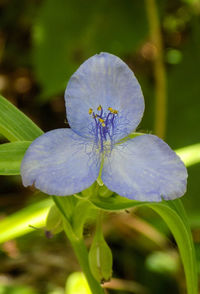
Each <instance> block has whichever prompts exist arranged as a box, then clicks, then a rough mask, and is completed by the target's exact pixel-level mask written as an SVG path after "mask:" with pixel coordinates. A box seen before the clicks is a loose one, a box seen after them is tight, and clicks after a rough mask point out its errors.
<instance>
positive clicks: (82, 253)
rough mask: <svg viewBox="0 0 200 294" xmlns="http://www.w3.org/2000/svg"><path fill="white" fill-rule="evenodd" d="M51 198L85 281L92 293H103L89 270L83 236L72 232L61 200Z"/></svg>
mask: <svg viewBox="0 0 200 294" xmlns="http://www.w3.org/2000/svg"><path fill="white" fill-rule="evenodd" d="M53 200H54V202H55V204H56V206H57V208H58V209H59V211H60V212H61V214H62V216H63V217H64V231H65V234H66V236H67V238H68V239H69V241H70V243H71V245H72V248H73V250H74V252H75V255H76V257H77V259H78V261H79V264H80V266H81V268H82V270H83V272H84V275H85V277H86V279H87V282H88V285H89V287H90V290H91V292H92V293H94V294H104V293H105V292H104V290H103V288H102V287H101V285H100V284H99V283H98V282H97V281H96V280H95V278H94V277H93V275H92V273H91V271H90V267H89V262H88V250H87V248H86V246H85V243H84V240H83V238H82V237H81V238H80V237H77V235H76V234H75V233H74V231H73V228H72V227H71V225H70V222H69V219H68V217H67V215H66V213H65V211H64V209H63V208H62V204H61V202H59V199H58V197H55V196H53Z"/></svg>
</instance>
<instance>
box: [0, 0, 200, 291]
mask: <svg viewBox="0 0 200 294" xmlns="http://www.w3.org/2000/svg"><path fill="white" fill-rule="evenodd" d="M146 3H147V2H145V1H143V0H96V1H95V0H84V1H83V0H73V1H70V0H57V1H53V0H29V1H25V0H20V1H17V0H1V1H0V93H1V94H2V95H3V96H4V97H6V98H7V99H8V100H9V101H11V102H12V103H14V104H15V105H16V106H17V107H18V108H19V109H20V110H22V111H23V112H24V113H25V114H27V115H28V116H29V117H30V118H31V119H33V121H34V122H35V123H37V124H38V125H39V126H40V127H41V128H42V129H43V130H44V131H48V130H51V129H55V128H60V127H65V126H66V127H68V124H67V121H66V115H65V107H64V99H63V93H64V90H65V87H66V84H67V81H68V79H69V77H70V76H71V75H72V74H73V72H74V71H75V70H76V69H77V68H78V66H79V65H80V64H81V63H82V62H83V61H84V60H85V59H87V58H89V57H90V56H92V55H94V54H96V53H99V52H101V51H106V52H110V53H113V54H116V55H118V56H119V57H120V58H122V59H123V60H124V61H125V62H126V63H127V64H128V65H129V66H130V67H131V69H132V70H133V71H134V72H135V74H136V76H137V78H138V80H139V82H140V84H141V87H142V90H143V93H144V97H145V104H146V109H145V114H144V118H143V120H142V123H141V124H140V126H139V128H138V130H139V131H141V132H152V133H154V132H155V130H154V121H155V79H154V74H153V72H154V66H155V58H156V54H157V53H156V48H155V46H154V44H153V43H152V42H151V39H150V37H149V36H150V35H149V22H148V17H147V7H146V5H147V4H146ZM157 9H158V14H159V19H160V29H161V34H162V38H163V47H164V48H163V56H164V64H165V69H166V75H167V93H168V94H167V122H166V125H167V128H166V136H165V140H166V142H167V143H169V145H170V146H171V147H172V148H173V149H177V148H180V147H184V146H188V145H191V144H195V143H199V141H200V131H199V129H200V1H199V0H158V1H157ZM0 139H1V142H6V140H5V138H3V137H0ZM188 172H189V180H188V192H187V193H186V195H185V196H184V197H183V202H184V206H185V208H186V211H187V212H188V215H189V218H190V223H191V226H192V229H193V236H194V240H195V242H196V249H197V256H198V257H199V258H200V247H199V242H200V231H199V228H200V201H199V194H200V188H199V174H200V165H199V164H197V165H194V166H192V167H190V168H189V170H188ZM0 183H1V191H0V217H1V218H4V217H5V216H6V215H8V214H11V213H13V212H15V211H17V210H18V209H20V208H22V207H24V206H26V205H27V204H28V203H31V202H35V201H37V200H38V199H39V198H40V196H39V195H37V194H36V195H35V194H34V195H33V193H32V192H31V191H30V190H28V189H25V188H23V187H22V184H21V179H20V177H17V176H15V177H14V176H13V177H0ZM134 213H135V214H134V216H133V217H132V218H131V223H132V227H129V226H128V225H127V223H129V222H130V220H129V221H126V217H127V216H126V215H125V216H124V218H123V217H122V219H121V216H119V215H109V216H108V218H109V222H108V223H107V224H105V232H106V238H107V240H108V243H109V244H110V246H111V248H112V249H113V254H114V273H113V275H114V277H116V278H120V279H124V280H130V281H133V282H134V283H135V284H134V283H133V284H131V285H130V289H131V291H129V292H128V290H125V288H126V289H128V288H127V287H128V286H127V284H126V287H125V286H124V290H121V291H119V290H118V291H117V290H115V291H114V290H109V292H108V293H146V292H145V289H148V291H149V293H154V294H160V293H163V294H165V293H169V292H170V293H171V294H173V293H174V294H177V293H181V294H182V293H184V275H183V271H182V268H181V266H180V264H179V262H180V261H179V258H178V255H177V251H176V245H175V243H174V241H173V239H171V236H170V235H169V232H168V230H167V228H166V226H165V225H164V224H163V223H162V222H161V220H160V219H159V218H158V217H157V216H156V215H155V214H154V213H152V212H151V211H149V210H148V209H140V210H137V211H135V212H134ZM110 220H111V222H110ZM110 223H111V224H112V226H111V225H110ZM91 230H92V227H91V228H90V227H89V228H88V229H87V232H86V237H87V242H88V244H90V237H91V236H90V233H89V232H90V231H91ZM151 230H153V231H151ZM146 232H150V233H151V232H152V237H149V236H148V234H147V233H146ZM150 233H149V234H150ZM150 235H151V234H150ZM0 259H1V261H0V294H29V293H30V294H46V293H48V294H50V293H51V294H63V293H64V290H63V289H64V285H65V279H66V277H67V276H68V275H69V274H70V273H72V272H73V271H77V270H79V266H78V264H77V262H76V259H75V257H74V255H73V253H72V251H71V249H70V245H69V244H68V242H67V241H66V240H65V237H64V236H63V235H62V234H60V235H58V236H56V237H54V238H53V239H51V240H48V239H46V238H45V236H44V232H43V231H41V230H40V231H38V230H35V232H33V233H32V234H29V235H27V236H24V237H21V238H19V239H17V240H16V241H10V242H6V243H5V244H3V245H2V246H1V247H0ZM140 285H143V286H144V287H145V289H143V288H140ZM114 287H115V286H114ZM131 287H132V288H131ZM115 288H116V287H115ZM112 291H113V292H112Z"/></svg>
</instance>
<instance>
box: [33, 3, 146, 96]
mask: <svg viewBox="0 0 200 294" xmlns="http://www.w3.org/2000/svg"><path fill="white" fill-rule="evenodd" d="M144 10H145V7H144V1H143V0H142V1H141V0H135V1H131V0H127V1H125V2H124V1H121V0H111V1H107V0H103V1H102V0H98V1H92V0H86V1H82V0H76V1H65V0H58V1H57V2H56V7H55V1H53V0H46V1H43V3H42V5H41V7H40V9H39V12H38V18H37V20H36V22H35V25H34V51H33V55H34V68H35V71H36V74H37V77H38V79H39V81H40V83H41V85H42V89H43V94H42V95H43V96H44V97H45V98H48V96H49V95H53V94H56V93H58V92H59V91H60V92H61V91H63V90H64V89H65V87H66V81H67V79H69V77H70V76H71V74H72V73H73V72H74V71H75V69H76V68H77V67H78V65H80V63H82V61H83V60H85V59H86V58H88V57H89V56H91V55H94V54H96V53H99V52H102V51H106V52H107V51H108V52H112V53H114V54H116V55H121V54H126V53H130V52H131V53H132V52H134V51H136V49H137V48H138V47H139V45H140V44H141V42H142V41H144V38H145V37H146V36H147V32H148V30H147V21H146V15H145V13H144ZM116 28H117V29H116ZM132 28H137V29H136V30H133V29H132Z"/></svg>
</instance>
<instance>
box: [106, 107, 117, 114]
mask: <svg viewBox="0 0 200 294" xmlns="http://www.w3.org/2000/svg"><path fill="white" fill-rule="evenodd" d="M108 110H109V111H110V112H111V113H113V114H118V110H115V109H113V108H112V107H108Z"/></svg>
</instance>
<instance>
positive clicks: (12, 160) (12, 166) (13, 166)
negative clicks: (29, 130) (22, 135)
mask: <svg viewBox="0 0 200 294" xmlns="http://www.w3.org/2000/svg"><path fill="white" fill-rule="evenodd" d="M30 144H31V142H29V141H20V142H12V143H5V144H1V145H0V175H19V174H20V165H21V161H22V158H23V156H24V153H25V151H26V149H27V148H28V147H29V145H30Z"/></svg>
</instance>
